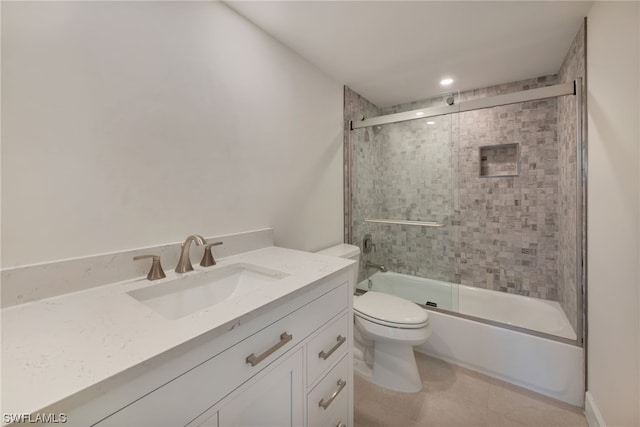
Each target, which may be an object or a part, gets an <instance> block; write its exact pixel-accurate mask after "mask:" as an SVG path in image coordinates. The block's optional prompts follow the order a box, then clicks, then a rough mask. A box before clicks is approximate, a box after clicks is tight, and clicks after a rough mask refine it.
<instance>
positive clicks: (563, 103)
mask: <svg viewBox="0 0 640 427" xmlns="http://www.w3.org/2000/svg"><path fill="white" fill-rule="evenodd" d="M585 34H586V28H585V25H584V24H583V25H582V27H581V28H580V31H578V34H577V35H576V37H575V39H574V40H573V43H572V44H571V47H570V48H569V52H568V53H567V56H566V58H565V60H564V62H563V64H562V67H561V68H560V72H559V73H558V75H559V78H560V81H561V82H563V83H564V82H570V81H573V80H574V79H576V78H578V77H581V78H582V86H583V93H586V91H585V90H584V86H585ZM576 114H577V112H576V105H575V98H573V97H563V98H560V99H559V100H558V141H559V146H558V164H559V167H560V171H559V172H560V179H559V181H558V187H559V188H558V192H559V203H560V206H559V209H560V215H559V216H558V220H559V221H558V228H559V241H558V245H559V260H558V261H559V263H558V265H559V267H558V301H559V302H560V305H561V306H562V308H563V309H564V312H565V313H566V314H567V317H568V318H569V322H570V323H571V325H572V326H573V328H574V330H576V328H577V323H578V317H577V316H578V309H577V304H578V295H577V289H578V287H577V286H576V281H577V272H576V221H577V217H576V213H577V209H576V196H577V192H576V179H577V178H576V158H577V150H576V147H577V145H576V141H577V131H576V124H577V120H576ZM582 117H583V118H584V119H583V124H584V125H583V135H586V109H585V104H583V111H582ZM583 200H585V199H584V198H583ZM583 205H584V203H583ZM583 212H584V208H583ZM582 222H583V230H584V221H583V220H582Z"/></svg>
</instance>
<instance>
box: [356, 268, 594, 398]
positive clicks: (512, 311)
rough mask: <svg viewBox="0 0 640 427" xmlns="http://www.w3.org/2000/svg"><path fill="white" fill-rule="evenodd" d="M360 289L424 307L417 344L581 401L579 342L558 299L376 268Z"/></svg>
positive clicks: (549, 393)
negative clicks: (427, 328) (422, 338)
mask: <svg viewBox="0 0 640 427" xmlns="http://www.w3.org/2000/svg"><path fill="white" fill-rule="evenodd" d="M358 289H359V290H360V291H376V292H384V293H389V294H393V295H397V296H399V297H402V298H405V299H408V300H410V301H413V302H415V303H418V304H420V305H422V306H423V307H424V308H426V309H429V311H430V312H429V319H430V322H431V325H432V328H433V333H432V335H431V338H430V339H429V341H427V343H425V344H423V345H422V346H420V347H418V348H416V350H418V351H420V352H422V353H425V354H428V355H431V356H434V357H437V358H439V359H444V360H447V361H450V362H453V363H455V364H457V365H460V366H463V367H466V368H470V369H473V370H475V371H479V372H482V373H485V374H487V375H490V376H493V377H496V378H499V379H502V380H504V381H507V382H510V383H512V384H516V385H519V386H521V387H525V388H527V389H530V390H533V391H536V392H538V393H541V394H544V395H547V396H550V397H553V398H555V399H558V400H562V401H564V402H567V403H570V404H572V405H576V406H582V404H583V402H584V374H583V372H584V367H583V359H584V356H583V349H582V348H581V347H579V346H576V345H575V340H576V334H575V332H574V331H573V328H572V327H571V325H570V324H569V321H568V319H567V317H566V315H565V314H564V312H563V310H562V308H561V307H560V305H559V304H558V303H557V302H554V301H546V300H542V299H538V298H531V297H525V296H520V295H513V294H507V293H504V292H497V291H491V290H485V289H479V288H475V287H471V286H465V285H457V284H452V283H447V282H442V281H438V280H432V279H426V278H419V277H415V276H409V275H406V274H399V273H394V272H386V273H382V272H379V273H375V274H374V275H372V276H371V277H370V278H369V279H366V280H363V281H362V282H360V283H359V284H358ZM572 342H573V343H574V344H571V343H572Z"/></svg>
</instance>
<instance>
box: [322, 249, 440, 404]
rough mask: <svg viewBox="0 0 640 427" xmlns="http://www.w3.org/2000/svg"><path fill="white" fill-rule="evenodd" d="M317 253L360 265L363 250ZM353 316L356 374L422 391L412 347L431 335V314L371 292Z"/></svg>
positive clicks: (355, 305)
mask: <svg viewBox="0 0 640 427" xmlns="http://www.w3.org/2000/svg"><path fill="white" fill-rule="evenodd" d="M318 253H321V254H324V255H331V256H339V257H342V258H349V259H353V260H356V261H358V260H359V257H360V248H358V247H357V246H353V245H347V244H341V245H337V246H333V247H331V248H327V249H325V250H322V251H319V252H318ZM356 282H357V280H354V292H355V285H356V284H357V283H356ZM353 314H354V325H355V328H354V346H355V349H354V371H355V372H356V373H357V374H358V375H360V376H362V377H364V378H366V379H368V380H369V381H371V382H373V383H375V384H377V385H379V386H381V387H385V388H388V389H391V390H395V391H401V392H418V391H420V390H421V389H422V380H421V379H420V373H419V372H418V367H417V365H416V360H415V356H414V354H413V346H416V345H420V344H423V343H424V342H426V341H427V339H428V338H429V336H430V335H431V326H430V324H429V315H428V312H427V311H426V310H424V309H422V308H420V306H418V305H417V304H415V303H413V302H411V301H407V300H405V299H403V298H399V297H396V296H394V295H389V294H384V293H380V292H375V291H369V292H367V293H365V294H363V295H361V296H354V297H353Z"/></svg>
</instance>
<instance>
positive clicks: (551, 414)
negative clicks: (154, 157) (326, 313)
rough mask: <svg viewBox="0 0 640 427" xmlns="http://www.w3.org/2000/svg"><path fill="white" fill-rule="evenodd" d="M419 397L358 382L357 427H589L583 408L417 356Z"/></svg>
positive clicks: (445, 363)
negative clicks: (420, 378)
mask: <svg viewBox="0 0 640 427" xmlns="http://www.w3.org/2000/svg"><path fill="white" fill-rule="evenodd" d="M416 361H417V363H418V369H419V371H420V375H421V377H422V381H423V391H422V392H420V393H397V392H393V391H390V390H386V389H384V388H381V387H378V386H376V385H374V384H371V383H369V382H368V381H366V380H364V379H362V378H359V377H356V380H355V425H356V427H587V423H586V420H585V417H584V415H583V414H582V409H581V408H576V407H573V406H571V405H567V404H564V403H562V402H558V401H556V400H553V399H550V398H547V397H545V396H541V395H539V394H536V393H533V392H530V391H528V390H525V389H522V388H520V387H516V386H513V385H511V384H508V383H504V382H502V381H499V380H496V379H493V378H490V377H487V376H485V375H482V374H479V373H476V372H473V371H470V370H468V369H464V368H460V367H457V366H455V365H453V364H450V363H447V362H444V361H442V360H438V359H435V358H432V357H429V356H425V355H423V354H419V353H416Z"/></svg>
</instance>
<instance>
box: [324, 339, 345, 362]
mask: <svg viewBox="0 0 640 427" xmlns="http://www.w3.org/2000/svg"><path fill="white" fill-rule="evenodd" d="M336 340H337V341H338V342H337V344H336V345H334V346H333V347H331V350H329V351H327V352H326V353H325V351H324V350H323V351H321V352H320V353H318V357H319V358H321V359H324V360H327V359H328V358H329V356H331V355H332V354H333V352H334V351H336V350H337V349H338V347H340V346H341V345H342V344H344V343H345V342H346V341H347V337H343V336H342V335H338V338H336Z"/></svg>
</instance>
